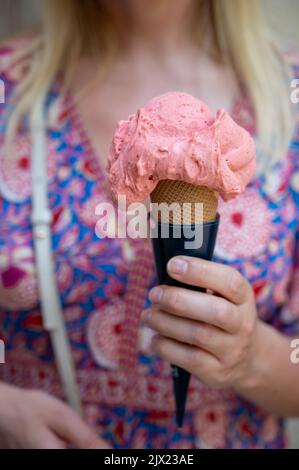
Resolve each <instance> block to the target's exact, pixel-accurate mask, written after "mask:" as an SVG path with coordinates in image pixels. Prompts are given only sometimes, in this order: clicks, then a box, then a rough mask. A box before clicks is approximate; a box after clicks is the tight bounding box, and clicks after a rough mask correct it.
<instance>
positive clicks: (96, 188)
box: [0, 40, 299, 449]
mask: <svg viewBox="0 0 299 470" xmlns="http://www.w3.org/2000/svg"><path fill="white" fill-rule="evenodd" d="M19 47H21V41H20V40H18V41H16V42H13V43H10V44H8V45H7V46H6V47H4V48H3V49H1V50H0V73H1V78H2V79H3V80H4V81H5V86H6V97H7V99H8V100H9V97H10V96H11V93H12V92H13V90H14V87H15V86H16V84H17V83H18V82H19V81H20V80H21V78H22V74H23V73H24V67H22V66H21V65H20V64H19V63H18V61H17V56H18V55H17V50H18V48H19ZM293 62H294V67H297V68H296V70H297V71H296V74H297V76H299V66H298V64H299V60H298V58H297V59H296V58H295V60H293ZM296 64H297V65H296ZM47 112H48V116H49V121H48V122H49V125H48V133H47V152H48V155H47V157H48V179H49V200H50V206H51V210H52V215H53V221H52V233H53V236H52V244H53V253H54V260H55V266H56V279H57V284H58V287H59V292H60V298H61V303H62V306H63V313H64V320H65V324H66V327H67V332H68V336H69V340H70V344H71V348H72V352H73V356H74V360H75V364H76V372H77V380H78V383H79V386H80V393H81V398H82V402H83V405H84V413H85V418H86V420H87V421H88V422H89V423H90V424H91V425H92V426H94V427H96V428H97V429H98V431H99V433H101V434H102V436H103V437H104V438H105V439H107V440H108V441H109V442H110V443H111V445H112V446H114V447H115V448H141V447H145V448H174V449H175V448H196V447H197V448H223V447H226V448H279V447H283V446H284V445H285V439H284V433H283V423H282V421H281V420H277V419H275V418H273V417H271V416H269V415H267V414H266V413H264V412H263V411H261V410H260V409H258V408H257V407H255V406H254V405H252V404H250V403H247V402H246V401H245V400H243V399H242V398H240V397H237V396H235V395H234V394H233V393H232V392H231V391H219V390H212V389H209V388H207V387H206V386H205V385H203V384H202V383H200V382H199V381H198V380H197V379H195V378H194V377H193V378H192V381H191V386H190V394H189V398H188V408H187V415H186V424H185V426H184V429H183V431H178V430H177V429H176V424H175V420H174V403H173V395H172V381H171V376H170V367H169V365H168V364H167V363H165V362H164V361H162V360H160V359H159V358H157V357H155V356H153V355H151V353H150V352H149V350H148V344H149V341H150V336H151V331H149V330H148V329H147V328H144V326H143V325H142V324H141V322H140V311H141V309H142V308H143V307H144V306H148V305H149V300H148V298H147V294H148V291H149V289H150V288H151V287H152V286H153V285H154V284H155V282H156V279H155V269H154V262H153V256H152V252H151V245H150V243H149V241H147V240H130V239H107V238H103V237H101V234H100V233H98V232H97V233H96V232H95V225H96V222H97V217H96V215H95V207H96V205H97V204H98V203H99V202H101V201H110V200H111V197H110V192H109V186H108V184H107V180H106V176H105V173H104V171H103V169H102V168H101V167H100V165H99V163H98V161H97V159H96V156H95V154H94V152H93V149H92V148H91V145H90V143H89V141H88V139H87V136H86V133H85V131H84V128H83V126H82V124H81V122H80V119H79V117H78V115H77V113H76V109H75V107H74V105H73V103H72V101H71V98H70V97H66V96H63V95H62V93H61V92H60V90H59V85H58V84H56V85H54V86H53V88H52V90H51V92H50V94H49V97H48V102H47ZM233 114H234V118H235V119H236V120H237V121H238V122H239V123H240V124H241V125H243V126H244V127H246V128H247V129H248V130H249V131H250V132H252V133H253V134H254V132H255V127H254V118H253V113H252V110H251V108H250V106H249V104H248V102H247V101H246V99H245V98H243V97H241V98H240V99H239V100H238V102H237V103H236V105H235V109H234V113H233ZM6 122H7V121H6V116H5V113H4V106H3V105H0V139H1V142H0V220H1V223H0V336H1V338H3V340H4V341H5V343H6V364H5V365H1V366H0V380H5V381H7V382H11V383H14V384H16V385H19V386H22V387H36V388H41V389H44V390H46V391H48V392H49V393H52V394H55V395H57V396H58V397H63V393H62V390H61V386H60V383H59V379H58V375H57V369H56V366H55V362H54V358H53V351H52V348H51V343H50V339H49V335H48V333H47V332H46V331H45V330H44V328H43V322H42V319H41V315H40V306H39V300H38V290H37V282H36V272H35V262H34V253H33V240H32V226H31V219H30V217H31V176H30V153H31V147H30V139H29V135H28V133H27V132H26V129H21V130H19V132H18V135H17V138H16V141H15V146H14V151H13V152H11V153H10V155H9V158H8V157H7V155H6V154H5V148H4V132H5V128H6ZM298 157H299V129H298V128H297V129H296V134H295V135H294V139H293V141H292V143H291V145H290V149H289V152H288V154H287V155H286V156H285V157H284V158H283V159H281V162H280V163H279V164H278V165H276V166H275V168H273V169H272V171H271V172H269V173H268V174H267V177H263V176H262V177H257V178H256V180H255V181H253V182H252V184H251V185H250V186H249V187H248V189H247V191H246V192H245V194H244V195H242V196H240V197H239V198H237V199H236V200H235V201H232V202H230V203H228V204H221V206H220V213H221V226H220V233H219V237H218V242H217V247H216V253H215V260H216V261H221V262H223V263H226V264H230V265H232V266H234V267H236V268H237V269H239V270H240V272H241V273H242V274H243V275H244V276H245V277H246V278H247V279H248V280H249V281H250V282H251V284H252V286H253V289H254V292H255V295H256V301H257V305H258V311H259V314H260V316H261V318H263V319H264V320H265V321H267V322H269V323H271V324H272V325H273V326H274V327H276V328H279V329H280V330H281V331H282V332H283V333H285V334H288V335H294V334H296V333H297V332H298V330H299V298H298V292H299V269H298V262H299V261H298V260H299V253H298V249H299V236H298V221H299V217H298V213H299V165H298V161H299V158H298Z"/></svg>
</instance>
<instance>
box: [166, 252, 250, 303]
mask: <svg viewBox="0 0 299 470" xmlns="http://www.w3.org/2000/svg"><path fill="white" fill-rule="evenodd" d="M167 271H168V273H169V275H170V276H171V277H172V278H174V279H177V280H178V281H180V282H183V283H185V284H189V285H191V286H197V287H202V288H204V289H211V290H213V291H214V292H217V293H218V294H220V295H221V296H222V297H225V298H226V299H227V300H229V301H230V302H233V303H234V304H236V305H240V304H242V303H244V302H245V300H246V299H247V297H248V296H249V293H250V291H251V289H250V287H249V284H248V282H247V281H246V280H245V279H244V277H243V276H242V275H241V274H240V273H239V271H237V270H236V269H234V268H231V267H230V266H225V265H223V264H219V263H214V262H212V261H207V260H203V259H199V258H194V257H192V256H176V257H174V258H172V259H171V260H170V261H169V263H168V265H167Z"/></svg>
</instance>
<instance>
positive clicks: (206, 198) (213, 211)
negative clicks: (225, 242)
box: [151, 180, 218, 224]
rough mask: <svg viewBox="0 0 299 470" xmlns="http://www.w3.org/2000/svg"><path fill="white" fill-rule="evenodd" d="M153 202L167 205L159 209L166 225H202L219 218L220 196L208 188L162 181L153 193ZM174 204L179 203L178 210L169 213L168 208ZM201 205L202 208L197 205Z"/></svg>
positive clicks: (173, 181) (161, 220) (161, 219)
mask: <svg viewBox="0 0 299 470" xmlns="http://www.w3.org/2000/svg"><path fill="white" fill-rule="evenodd" d="M151 201H152V202H153V203H158V204H161V203H166V204H167V206H166V205H165V206H164V207H163V206H161V208H159V214H158V215H159V220H160V222H164V223H167V222H168V221H169V223H171V224H200V223H205V222H210V221H212V220H215V219H216V216H217V205H218V194H217V193H216V191H213V190H212V189H209V188H207V187H206V186H195V185H193V184H190V183H185V182H184V181H175V180H162V181H160V182H159V183H158V185H157V186H156V188H155V189H154V191H153V192H152V193H151ZM173 203H177V208H175V207H174V210H173V211H169V210H168V208H169V206H170V205H171V204H173ZM186 203H189V204H190V206H189V207H188V205H186ZM199 203H201V204H202V206H200V205H197V204H199ZM184 204H185V205H184Z"/></svg>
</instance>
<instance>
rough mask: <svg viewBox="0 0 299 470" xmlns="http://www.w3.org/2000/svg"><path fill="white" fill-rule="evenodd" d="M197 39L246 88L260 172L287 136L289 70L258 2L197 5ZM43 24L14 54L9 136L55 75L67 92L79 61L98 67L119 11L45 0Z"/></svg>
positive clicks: (73, 0)
mask: <svg viewBox="0 0 299 470" xmlns="http://www.w3.org/2000/svg"><path fill="white" fill-rule="evenodd" d="M197 1H198V6H199V15H198V31H200V32H201V34H200V35H199V36H198V38H199V45H203V44H200V40H203V38H206V37H209V48H208V53H209V54H210V55H211V56H213V57H214V58H215V59H216V60H219V61H223V62H224V63H226V64H229V65H230V66H231V67H232V69H233V71H234V73H235V75H236V77H237V79H238V81H239V83H240V85H241V86H242V87H243V88H244V89H245V91H246V93H247V95H248V97H249V99H250V101H251V103H252V106H253V109H254V111H255V115H256V122H257V131H258V132H257V135H258V138H257V141H258V145H259V148H260V151H261V155H264V154H265V155H267V158H265V157H264V158H263V159H262V160H263V161H262V166H263V167H265V166H268V165H269V164H270V163H273V161H276V160H277V159H279V158H280V157H281V155H282V152H283V151H285V150H286V148H287V146H288V143H289V141H290V138H291V134H292V131H293V122H294V121H293V116H292V109H291V102H290V98H289V83H290V81H289V80H290V70H288V66H287V64H286V63H285V61H284V60H283V58H282V56H281V55H280V54H279V52H278V51H277V50H276V49H275V47H274V46H273V43H272V41H271V40H270V38H269V36H268V31H267V28H266V27H265V24H264V22H263V18H262V14H261V11H260V1H259V0H250V1H248V0H225V1H224V0H197ZM45 5H46V8H45V14H44V17H43V25H42V29H41V31H40V33H39V34H38V35H37V36H36V39H35V41H33V42H32V43H31V45H30V47H29V48H28V47H27V48H25V49H24V50H23V51H20V56H22V57H23V59H24V61H25V60H28V61H29V60H30V68H29V70H28V72H27V74H26V77H25V79H24V80H22V83H21V84H20V85H19V86H18V87H17V89H16V91H15V96H14V99H15V101H16V103H17V104H16V106H15V108H14V111H13V113H12V115H11V117H10V125H9V131H8V133H10V134H11V135H12V134H13V133H14V131H15V129H16V127H17V125H18V122H19V120H20V119H21V118H22V117H23V116H24V115H25V114H27V113H31V112H32V110H33V108H34V104H35V103H36V102H37V101H38V100H43V99H45V97H46V95H47V93H48V90H49V88H50V87H51V84H52V83H53V81H54V80H55V79H56V77H57V76H58V74H62V73H63V75H62V77H63V81H64V84H65V87H66V88H67V87H68V85H69V84H70V82H71V79H72V73H73V70H74V66H75V64H76V61H77V59H78V58H80V57H82V56H86V55H92V54H99V53H100V54H101V66H102V69H105V68H107V67H108V63H109V60H111V58H112V57H113V53H114V51H115V50H117V47H118V46H119V37H120V34H119V33H120V32H121V28H122V19H121V12H120V11H119V10H118V9H117V8H115V6H113V5H115V3H114V2H108V1H101V0H63V1H61V0H47V1H46V4H45Z"/></svg>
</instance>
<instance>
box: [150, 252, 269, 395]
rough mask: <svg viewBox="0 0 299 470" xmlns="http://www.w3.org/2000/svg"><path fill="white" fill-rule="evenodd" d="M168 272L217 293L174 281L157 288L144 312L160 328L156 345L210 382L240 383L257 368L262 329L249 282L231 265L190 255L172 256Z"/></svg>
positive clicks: (219, 384) (163, 354)
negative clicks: (187, 286) (185, 287)
mask: <svg viewBox="0 0 299 470" xmlns="http://www.w3.org/2000/svg"><path fill="white" fill-rule="evenodd" d="M168 273H169V275H170V276H171V277H173V278H174V279H177V280H179V281H182V282H184V283H186V284H190V285H192V286H199V287H203V288H206V289H209V290H210V291H213V292H215V293H216V294H218V295H219V296H217V295H212V293H200V292H195V291H192V290H188V289H184V288H177V287H170V286H159V287H156V288H154V289H153V290H152V291H151V294H150V299H151V301H152V303H153V306H152V307H151V308H150V309H148V310H146V311H144V312H143V314H142V318H143V320H144V321H145V323H146V324H147V325H148V326H149V327H151V328H152V329H153V330H155V331H156V332H157V333H158V335H155V336H154V338H153V343H152V348H153V350H154V351H155V352H156V353H157V354H158V355H159V356H161V357H162V358H164V359H165V360H167V361H168V362H170V363H171V364H175V365H177V366H180V367H182V368H184V369H186V370H188V371H189V372H191V373H192V374H194V375H195V376H197V377H198V378H199V379H200V380H201V381H203V382H204V383H206V384H207V385H210V386H213V387H217V388H224V387H235V388H238V386H239V385H241V386H242V384H243V383H244V382H245V381H246V380H247V379H250V376H251V374H253V373H254V372H253V371H254V367H255V358H256V357H257V356H258V348H259V344H260V336H261V334H260V332H261V331H260V330H262V332H263V334H264V329H263V324H262V322H259V321H257V313H256V307H255V300H254V295H253V291H252V289H251V286H250V285H249V283H248V282H247V281H246V280H245V279H244V278H243V277H242V276H241V274H240V273H239V272H238V271H237V270H235V269H233V268H231V267H228V266H225V265H221V264H216V263H213V262H209V261H204V260H200V259H197V258H192V257H186V256H185V257H184V256H182V257H176V258H173V259H172V260H171V261H170V262H169V264H168Z"/></svg>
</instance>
